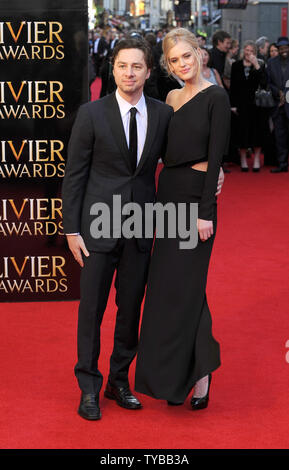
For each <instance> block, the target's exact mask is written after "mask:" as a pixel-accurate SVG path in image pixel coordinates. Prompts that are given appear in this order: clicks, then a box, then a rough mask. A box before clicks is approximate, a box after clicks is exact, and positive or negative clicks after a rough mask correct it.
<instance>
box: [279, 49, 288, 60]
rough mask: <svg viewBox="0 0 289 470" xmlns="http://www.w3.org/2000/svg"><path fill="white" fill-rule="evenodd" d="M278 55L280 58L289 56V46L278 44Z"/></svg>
mask: <svg viewBox="0 0 289 470" xmlns="http://www.w3.org/2000/svg"><path fill="white" fill-rule="evenodd" d="M279 56H280V57H281V59H287V57H289V46H280V47H279Z"/></svg>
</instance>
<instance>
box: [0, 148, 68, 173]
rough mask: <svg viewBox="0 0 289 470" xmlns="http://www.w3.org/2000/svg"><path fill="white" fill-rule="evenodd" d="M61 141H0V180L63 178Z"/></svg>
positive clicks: (63, 162) (63, 161)
mask: <svg viewBox="0 0 289 470" xmlns="http://www.w3.org/2000/svg"><path fill="white" fill-rule="evenodd" d="M63 150H64V143H63V142H62V140H57V139H55V140H44V139H43V140H28V139H23V140H22V141H20V142H15V141H13V140H0V178H1V177H2V178H11V177H15V178H25V177H28V178H52V177H54V176H57V177H63V176H64V170H65V160H64V157H63Z"/></svg>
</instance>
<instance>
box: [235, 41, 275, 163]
mask: <svg viewBox="0 0 289 470" xmlns="http://www.w3.org/2000/svg"><path fill="white" fill-rule="evenodd" d="M266 85H267V79H266V71H265V64H264V62H263V61H261V60H259V59H257V49H256V45H255V43H254V41H246V42H245V44H244V56H243V59H241V60H237V61H236V62H234V63H233V64H232V71H231V88H230V98H231V106H232V108H233V110H234V111H235V112H236V113H237V115H238V128H237V136H236V139H237V144H238V148H239V151H240V157H241V169H242V171H246V172H247V171H249V168H248V164H247V149H248V148H252V149H253V150H254V162H253V171H255V172H257V171H259V170H260V154H261V150H262V144H263V140H264V134H265V132H266V119H265V117H264V116H263V115H262V109H261V108H258V107H257V106H256V105H255V92H256V90H257V89H258V87H259V86H260V87H261V88H266Z"/></svg>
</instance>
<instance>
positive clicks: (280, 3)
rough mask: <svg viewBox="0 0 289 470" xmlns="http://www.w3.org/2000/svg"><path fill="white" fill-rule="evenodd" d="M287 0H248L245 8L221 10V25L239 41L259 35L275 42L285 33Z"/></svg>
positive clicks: (255, 37) (254, 38)
mask: <svg viewBox="0 0 289 470" xmlns="http://www.w3.org/2000/svg"><path fill="white" fill-rule="evenodd" d="M287 18H288V1H287V0H277V1H272V0H261V1H252V0H249V1H248V5H247V8H246V9H245V10H233V9H232V10H231V9H228V10H223V11H222V21H221V27H222V29H224V30H225V31H227V32H228V33H229V34H230V35H231V36H232V37H233V38H235V39H238V40H239V41H240V43H242V42H244V41H246V40H248V39H253V40H256V39H257V38H259V37H261V36H267V37H268V39H269V41H270V42H275V41H276V40H277V38H278V37H279V36H281V35H287V34H288V33H287V25H288V21H287Z"/></svg>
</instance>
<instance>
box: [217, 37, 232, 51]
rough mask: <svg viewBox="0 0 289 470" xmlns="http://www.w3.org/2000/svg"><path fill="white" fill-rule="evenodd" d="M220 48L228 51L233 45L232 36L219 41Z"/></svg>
mask: <svg viewBox="0 0 289 470" xmlns="http://www.w3.org/2000/svg"><path fill="white" fill-rule="evenodd" d="M217 47H218V49H220V51H222V52H228V51H229V49H230V47H231V39H230V38H226V39H224V41H223V42H221V41H219V42H218V46H217Z"/></svg>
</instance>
